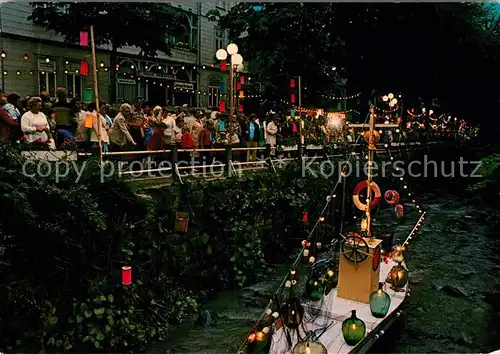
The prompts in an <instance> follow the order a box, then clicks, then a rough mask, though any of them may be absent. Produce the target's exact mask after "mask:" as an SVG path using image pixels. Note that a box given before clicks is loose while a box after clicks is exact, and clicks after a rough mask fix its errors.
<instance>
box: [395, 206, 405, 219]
mask: <svg viewBox="0 0 500 354" xmlns="http://www.w3.org/2000/svg"><path fill="white" fill-rule="evenodd" d="M403 209H404V208H403V206H402V205H401V204H398V205H396V206H395V207H394V213H395V214H396V217H397V218H398V219H401V218H402V217H403V216H404V211H403Z"/></svg>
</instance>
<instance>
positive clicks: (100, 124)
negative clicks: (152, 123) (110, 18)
mask: <svg viewBox="0 0 500 354" xmlns="http://www.w3.org/2000/svg"><path fill="white" fill-rule="evenodd" d="M90 45H91V47H92V73H93V77H94V98H95V105H96V108H95V109H96V112H97V139H98V140H99V162H100V164H101V165H102V140H101V126H102V121H101V113H100V112H99V89H98V85H97V63H96V55H95V41H94V26H93V25H92V26H90Z"/></svg>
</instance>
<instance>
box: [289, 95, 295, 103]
mask: <svg viewBox="0 0 500 354" xmlns="http://www.w3.org/2000/svg"><path fill="white" fill-rule="evenodd" d="M290 102H292V103H295V94H294V93H292V94H291V95H290Z"/></svg>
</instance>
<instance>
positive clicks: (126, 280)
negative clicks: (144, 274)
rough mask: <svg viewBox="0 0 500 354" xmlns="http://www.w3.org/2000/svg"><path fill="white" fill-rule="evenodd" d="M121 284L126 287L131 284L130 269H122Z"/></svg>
mask: <svg viewBox="0 0 500 354" xmlns="http://www.w3.org/2000/svg"><path fill="white" fill-rule="evenodd" d="M122 284H123V285H126V286H128V285H130V284H132V267H122Z"/></svg>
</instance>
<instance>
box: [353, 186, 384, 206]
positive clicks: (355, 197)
mask: <svg viewBox="0 0 500 354" xmlns="http://www.w3.org/2000/svg"><path fill="white" fill-rule="evenodd" d="M365 188H368V181H362V182H359V183H358V185H357V186H356V188H354V192H353V196H352V200H353V202H354V205H355V206H356V208H358V209H359V210H361V211H366V210H367V209H368V206H367V205H366V204H365V203H362V202H361V201H360V200H359V193H360V192H361V191H362V190H363V189H365ZM371 190H372V191H373V192H374V193H375V197H374V198H373V199H372V200H371V203H370V207H371V209H373V208H375V207H377V205H378V204H379V203H380V197H381V194H380V188H379V187H378V185H377V184H376V183H375V182H372V185H371Z"/></svg>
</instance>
